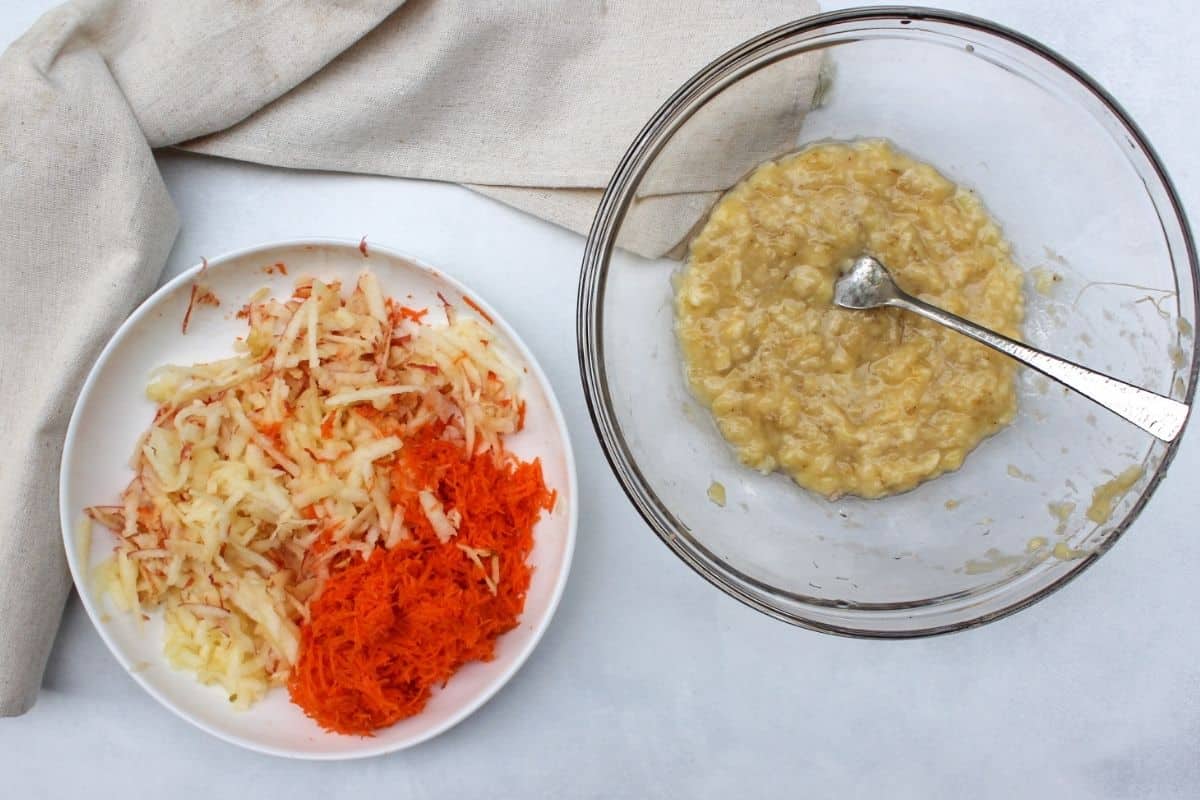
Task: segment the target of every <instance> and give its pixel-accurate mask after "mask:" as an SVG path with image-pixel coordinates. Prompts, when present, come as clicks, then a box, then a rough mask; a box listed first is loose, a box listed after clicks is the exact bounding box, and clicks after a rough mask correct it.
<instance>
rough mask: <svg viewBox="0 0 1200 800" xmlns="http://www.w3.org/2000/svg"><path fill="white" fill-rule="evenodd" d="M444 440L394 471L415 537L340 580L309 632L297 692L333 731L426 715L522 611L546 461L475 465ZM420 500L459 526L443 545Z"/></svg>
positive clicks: (315, 610)
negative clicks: (429, 500)
mask: <svg viewBox="0 0 1200 800" xmlns="http://www.w3.org/2000/svg"><path fill="white" fill-rule="evenodd" d="M443 428H444V425H441V424H431V425H427V426H425V427H424V428H422V429H421V430H420V431H418V432H417V433H416V434H415V435H413V436H411V437H410V438H409V439H408V440H407V441H406V442H405V446H404V448H403V449H402V450H401V451H400V453H399V454H398V456H397V458H396V462H395V466H394V467H393V471H392V490H391V500H392V502H393V503H394V504H395V508H396V513H403V515H404V523H405V525H406V527H407V528H408V530H409V532H410V533H409V537H408V538H406V539H404V540H402V541H401V542H400V543H399V544H397V545H396V546H394V547H392V548H391V549H384V548H376V549H375V551H374V552H373V553H372V554H371V556H370V558H368V559H366V560H363V559H362V558H361V557H359V556H356V557H355V558H354V559H353V560H352V561H351V562H350V563H349V564H348V565H346V566H344V567H342V568H341V569H339V570H336V571H335V572H333V574H332V575H331V576H330V577H329V580H328V581H327V582H326V584H325V586H324V588H323V589H322V591H321V594H320V595H319V596H318V597H317V598H316V599H315V600H314V601H313V602H312V604H311V612H312V613H311V619H310V620H309V621H308V622H307V623H306V624H305V625H304V627H303V628H302V629H301V643H300V654H299V659H298V661H297V663H296V666H295V668H294V669H293V670H292V674H291V678H290V680H289V682H288V691H289V692H290V693H291V697H292V700H293V702H295V703H296V704H297V705H299V706H300V707H301V708H302V709H303V710H304V712H305V713H306V714H308V716H310V717H312V718H313V719H314V720H315V721H316V722H317V723H319V724H320V725H321V726H322V727H323V728H325V729H327V730H330V731H334V732H338V733H348V734H362V735H370V734H371V732H372V731H374V730H377V729H378V728H381V727H385V726H387V725H391V724H392V723H394V722H396V721H397V720H400V719H404V718H405V717H410V716H412V715H414V714H416V713H418V712H420V711H421V709H422V708H424V707H425V704H426V702H428V700H429V697H430V695H431V693H432V691H433V689H434V688H435V687H438V686H442V685H444V684H445V683H446V681H448V680H449V679H450V677H451V676H452V675H453V674H454V673H455V672H456V671H457V670H458V669H459V667H461V666H462V665H463V664H466V663H467V662H470V661H477V660H478V661H490V660H491V659H492V658H494V657H495V643H496V638H497V637H499V636H500V635H501V634H503V633H505V632H506V631H509V630H511V629H512V628H514V627H516V625H517V617H518V616H519V615H520V614H521V611H522V610H523V609H524V606H525V593H526V591H527V590H528V588H529V579H530V567H529V565H528V564H527V563H526V561H525V559H526V557H527V556H528V555H529V551H530V550H531V548H532V547H533V526H534V524H535V523H536V522H537V520H538V518H539V517H540V516H541V513H542V511H543V510H549V509H551V508H553V503H554V501H555V499H556V497H555V495H554V494H553V493H551V492H549V491H548V490H547V489H546V484H545V482H544V481H543V479H542V468H541V464H540V463H539V462H538V461H532V462H521V461H518V460H517V459H516V458H514V457H512V456H501V457H496V456H495V455H493V454H492V453H484V454H475V455H467V454H466V453H465V452H464V450H463V447H462V445H461V443H459V442H453V441H447V440H445V439H443V438H442V430H443ZM422 490H429V491H432V492H434V494H436V496H437V498H438V500H439V501H440V502H441V503H442V505H443V507H444V508H445V510H446V512H447V513H454V512H457V514H458V515H461V520H460V522H459V524H458V533H457V535H455V536H453V537H452V538H451V539H450V540H449V541H447V542H445V543H443V542H441V541H440V540H439V539H438V536H437V533H436V532H435V531H434V528H433V526H432V524H431V523H430V522H429V519H428V518H427V516H426V514H425V512H424V510H423V509H422V505H421V502H420V498H419V493H420V492H421V491H422ZM481 554H486V555H485V557H484V558H483V559H482V560H481V558H480V556H481Z"/></svg>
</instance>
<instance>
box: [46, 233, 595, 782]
mask: <svg viewBox="0 0 1200 800" xmlns="http://www.w3.org/2000/svg"><path fill="white" fill-rule="evenodd" d="M309 246H312V247H323V248H332V249H337V250H344V251H345V254H346V256H347V257H353V258H354V259H356V260H359V261H361V260H362V257H361V255H360V253H361V251H360V249H359V248H360V247H361V242H359V241H358V240H353V239H345V238H338V237H305V238H297V239H282V240H277V241H269V242H262V243H259V244H253V245H249V246H247V247H241V248H238V249H236V250H231V251H229V252H226V253H222V254H221V255H218V256H215V257H213V258H208V259H201V261H200V262H199V263H197V264H194V265H192V266H191V267H189V268H187V269H186V270H184V271H183V272H182V273H180V274H179V275H177V276H176V277H174V278H172V279H171V280H169V281H167V282H166V283H165V284H163V285H162V286H160V287H159V288H158V289H156V290H155V291H154V292H153V293H152V294H150V296H149V297H147V298H146V299H145V300H143V301H142V302H141V303H139V304H138V306H137V308H135V309H134V310H133V311H132V312H131V313H130V314H129V315H128V316H127V317H126V318H125V319H124V320H123V321H122V322H121V325H120V326H119V327H118V328H117V330H116V331H115V332H114V333H113V334H112V336H111V337H110V338H109V340H108V341H107V342H106V343H105V345H104V348H103V350H101V352H100V355H99V356H97V357H96V360H95V362H94V363H93V364H92V368H91V369H90V370H89V371H88V376H87V378H86V380H85V381H84V383H83V386H82V388H81V389H80V391H79V394H78V396H77V398H76V400H75V405H74V407H73V409H72V411H71V419H70V422H69V423H68V424H67V433H66V437H65V439H64V442H63V450H62V459H61V461H60V464H59V475H58V494H59V518H60V527H61V529H62V540H63V547H64V549H65V551H66V560H67V566H68V568H69V569H70V572H71V579H72V581H73V583H74V585H75V590H76V593H77V594H78V595H79V599H80V602H81V604H82V605H83V607H84V610H85V611H86V612H87V615H88V618H89V619H90V620H91V623H92V627H93V628H95V630H96V632H97V633H98V634H99V635H100V638H101V640H103V642H104V644H105V646H106V647H107V648H108V650H109V652H110V653H111V654H112V655H113V657H115V658H116V660H117V662H118V663H119V664H120V665H121V666H122V667H124V668H125V671H126V672H127V673H128V674H129V675H130V676H131V677H132V678H133V679H134V681H135V682H136V683H137V684H138V685H139V686H140V687H141V688H142V689H143V690H144V691H145V692H146V693H147V694H149V695H150V696H151V697H153V698H154V699H155V700H157V701H158V702H159V704H160V705H162V706H163V707H165V708H166V709H167V710H169V711H170V712H171V713H173V714H175V716H177V717H179V718H180V719H183V720H184V721H186V722H188V723H190V724H192V725H195V726H196V727H197V728H199V729H200V730H203V731H204V732H206V733H208V734H211V735H212V736H215V737H216V738H218V739H221V740H222V741H225V742H228V743H229V744H233V745H237V746H238V747H243V748H245V749H247V750H251V751H254V752H257V753H262V754H264V755H271V756H278V757H282V758H289V759H296V760H303V761H352V760H357V759H362V758H373V757H375V756H382V755H387V754H389V753H394V752H398V751H400V750H406V749H408V748H410V747H415V746H416V745H419V744H421V743H423V742H426V741H429V740H430V739H433V738H434V737H436V736H439V735H440V734H442V733H445V732H446V731H448V730H449V729H451V728H453V727H454V726H455V725H457V724H458V723H460V722H462V721H463V720H465V719H466V718H467V717H469V716H471V715H472V714H473V713H475V712H476V711H477V710H479V709H480V708H481V707H482V706H483V705H484V704H485V703H487V702H488V701H489V700H491V699H492V698H493V697H494V696H495V695H496V694H497V693H498V692H499V691H500V690H501V689H502V688H503V687H504V686H505V685H507V684H508V682H509V681H510V680H511V679H512V677H513V676H514V675H516V673H517V672H518V671H519V670H520V669H521V668H522V667H523V666H524V665H525V662H526V661H527V660H528V658H529V656H530V655H531V654H532V653H533V651H534V650H535V649H536V648H537V646H538V644H539V643H540V642H541V640H542V637H543V635H544V634H545V633H546V630H547V629H548V628H549V627H550V623H551V621H552V620H553V619H554V615H555V612H556V611H557V610H558V606H559V602H560V601H561V599H562V595H563V592H564V590H565V588H566V584H567V579H568V577H569V576H570V573H571V564H572V561H573V560H574V554H575V542H576V538H577V530H578V525H579V486H578V476H577V472H576V464H575V452H574V449H573V447H572V445H571V437H570V433H569V431H568V429H567V424H566V418H565V417H564V415H563V411H562V406H561V404H560V403H559V401H558V397H557V396H556V394H555V392H554V387H553V385H552V384H551V383H550V379H549V378H548V377H547V376H546V373H545V371H544V370H543V369H542V366H541V364H540V363H539V362H538V360H537V359H536V358H535V357H534V355H533V351H531V350H530V349H529V346H528V345H527V344H526V343H525V341H524V340H523V339H522V338H521V337H520V335H518V334H517V332H516V331H515V330H514V329H513V328H512V326H511V325H509V324H508V322H507V321H505V319H504V317H503V316H502V315H501V314H500V313H499V312H497V311H496V309H495V308H494V307H493V306H492V305H491V304H490V303H488V302H487V300H486V298H484V297H481V296H480V295H479V294H478V293H477V292H475V291H474V290H472V289H470V288H469V287H467V286H466V285H465V284H464V283H462V282H461V281H459V280H458V279H457V278H455V277H453V276H452V275H450V274H448V273H446V272H445V271H443V270H441V269H438V268H436V267H434V266H432V265H431V264H430V263H429V262H427V261H425V260H423V259H421V258H418V257H416V256H413V255H410V254H409V253H406V252H405V251H403V250H398V249H396V248H393V247H388V246H387V245H383V244H379V243H378V242H376V241H374V240H372V241H371V243H370V249H371V252H372V253H379V254H381V255H384V256H387V257H389V258H392V259H397V260H400V261H403V262H406V263H407V264H408V265H410V266H411V267H412V268H414V269H416V270H419V271H420V272H424V273H426V274H427V275H430V276H431V277H433V278H434V279H435V280H437V281H441V282H443V283H445V284H446V285H447V286H448V287H450V288H451V289H453V290H455V291H457V292H458V293H459V294H461V295H463V296H469V297H470V298H471V300H472V301H473V302H474V303H476V304H477V305H478V306H479V307H480V308H481V309H482V310H483V311H484V313H485V314H487V315H488V316H489V317H491V319H492V320H493V321H494V324H495V326H496V327H497V328H499V329H500V331H501V332H502V333H503V334H504V335H505V336H507V337H508V339H509V341H510V342H511V343H512V345H513V346H514V349H515V350H516V351H517V355H518V356H519V357H520V358H521V359H522V360H523V361H524V365H525V366H526V367H528V369H529V377H531V378H532V379H533V380H534V382H535V383H536V384H537V385H538V386H540V388H541V389H542V391H543V392H544V393H545V395H546V400H547V404H548V406H549V407H550V410H551V413H552V417H553V423H554V427H555V429H556V433H557V435H558V438H559V440H560V441H561V444H562V448H563V461H564V464H565V466H566V472H567V486H566V487H565V489H566V491H565V492H563V493H561V494H565V495H566V497H567V498H568V503H567V514H568V517H567V530H566V537H565V539H564V541H563V556H562V565H561V567H560V568H559V570H558V574H557V575H556V576H555V579H554V586H553V587H552V589H551V593H550V598H549V603H548V605H547V606H546V609H545V611H544V612H543V614H542V616H541V618H540V619H538V620H537V621H536V624H535V625H534V627H533V631H532V633H531V634H530V637H529V640H528V641H527V642H526V644H525V646H524V648H523V649H522V650H521V651H520V652H519V653H517V655H516V658H515V659H514V660H513V662H512V664H511V665H510V666H509V667H508V668H507V669H506V670H505V671H504V672H503V673H501V674H500V675H499V676H497V677H496V678H494V679H493V680H492V681H491V683H490V684H489V685H488V686H486V687H485V688H484V690H483V691H482V692H480V693H479V694H477V695H475V696H474V697H472V698H470V699H469V701H468V702H466V703H464V704H463V705H462V707H461V708H459V709H457V710H456V711H455V712H454V713H452V714H449V715H448V716H447V717H446V719H445V720H443V721H442V722H441V723H440V724H438V725H435V726H433V727H432V728H430V729H429V730H427V731H424V732H423V733H421V734H420V735H418V736H413V737H411V738H410V739H402V740H399V741H396V742H389V743H382V742H381V741H380V740H379V739H371V738H362V739H361V741H362V742H363V746H362V747H361V749H357V750H354V751H351V752H331V753H316V752H310V751H301V750H293V749H290V748H281V747H274V746H271V745H265V744H262V743H260V742H258V741H255V740H253V739H250V738H246V737H243V736H239V735H237V734H233V733H230V732H227V731H224V730H221V729H219V728H216V727H214V726H211V725H209V724H208V723H207V722H205V721H204V720H202V719H199V718H196V717H194V716H192V715H191V714H190V713H188V712H187V711H185V710H184V709H182V708H181V707H179V706H178V705H176V704H175V703H174V702H173V701H172V700H171V699H170V698H168V697H167V696H166V694H165V693H164V692H161V691H159V689H157V688H156V687H155V686H154V685H152V684H150V683H149V682H147V681H146V679H145V678H144V677H143V675H142V673H141V672H140V671H137V670H132V669H130V667H131V666H132V665H131V663H130V662H129V659H128V658H127V657H126V655H125V653H124V651H123V650H122V649H121V648H120V647H119V646H118V645H117V644H116V642H115V641H114V640H113V638H112V637H111V636H110V635H109V633H108V631H107V629H106V626H105V625H104V624H103V623H102V622H101V620H100V617H101V615H102V613H103V611H102V609H100V608H99V607H98V606H97V605H96V604H95V603H94V602H93V597H92V594H93V593H92V592H90V591H88V590H87V589H86V586H87V582H88V576H87V575H86V573H84V572H82V570H83V569H85V568H84V567H82V566H81V565H80V564H78V563H77V561H78V559H77V558H76V554H75V542H74V531H75V523H76V522H77V520H78V509H71V508H69V507H68V505H67V491H66V488H67V485H68V472H69V465H70V464H71V463H72V461H73V460H74V450H75V442H76V439H77V438H78V430H77V424H78V420H79V415H80V409H82V408H83V406H84V405H85V404H86V402H87V400H88V398H89V397H90V396H91V393H92V390H93V387H94V384H95V382H96V381H97V380H98V376H99V375H100V373H101V372H102V371H103V370H104V367H105V366H106V365H107V363H108V360H109V358H110V357H111V356H112V354H113V352H114V351H115V350H116V348H117V347H118V346H119V345H120V344H121V343H122V342H123V341H124V340H125V339H126V338H127V337H128V336H131V335H133V334H132V333H131V331H132V330H133V328H134V327H135V325H136V324H137V323H138V322H139V321H140V320H141V319H142V318H144V317H146V316H147V315H149V314H152V313H154V311H155V310H156V309H157V307H158V305H159V303H160V302H161V301H162V300H164V299H166V298H167V296H168V295H170V294H171V293H173V292H175V291H176V290H177V289H178V288H179V287H180V286H182V285H185V284H187V283H189V282H191V281H194V280H195V279H196V277H197V276H198V275H199V274H200V272H201V271H202V270H205V269H212V268H214V267H221V266H222V265H224V264H226V263H229V262H233V261H237V260H240V259H243V258H247V257H253V256H254V255H255V254H257V253H262V252H269V251H272V250H279V249H284V248H286V249H298V248H304V247H309ZM312 724H313V725H314V726H315V725H316V723H315V722H314V723H312ZM315 730H316V731H317V732H319V733H320V734H321V735H330V736H331V735H334V734H327V733H326V732H325V731H324V730H321V729H320V728H316V729H315Z"/></svg>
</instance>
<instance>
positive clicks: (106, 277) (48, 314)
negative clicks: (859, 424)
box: [0, 0, 816, 715]
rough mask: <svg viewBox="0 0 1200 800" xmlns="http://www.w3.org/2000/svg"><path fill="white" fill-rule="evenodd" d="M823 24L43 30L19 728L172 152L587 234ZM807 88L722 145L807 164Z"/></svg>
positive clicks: (481, 15)
mask: <svg viewBox="0 0 1200 800" xmlns="http://www.w3.org/2000/svg"><path fill="white" fill-rule="evenodd" d="M813 11H815V0H790V1H788V0H759V2H756V3H753V4H747V3H744V2H741V0H656V2H653V3H644V2H640V1H639V0H595V1H594V2H591V1H589V0H557V2H556V1H555V0H490V2H487V3H479V2H473V0H408V2H403V0H358V1H357V2H350V0H340V2H332V1H331V0H262V1H261V2H255V3H231V2H227V1H226V0H76V2H72V3H68V4H67V5H64V6H61V7H59V8H57V9H55V10H53V11H51V12H50V13H48V14H46V16H44V17H43V18H42V19H41V20H39V21H38V23H37V24H36V25H35V26H34V27H33V28H32V29H31V30H30V31H29V32H28V33H27V34H26V35H25V36H24V37H23V38H21V39H20V40H19V41H17V42H16V43H15V44H13V45H12V46H11V47H10V48H9V49H8V50H7V51H6V52H5V53H4V55H3V56H2V57H0V176H2V177H3V180H0V207H2V208H3V214H0V277H2V278H3V280H4V283H5V285H6V286H8V287H9V289H8V291H5V292H3V293H0V407H2V408H4V413H3V414H2V415H0V441H3V442H4V449H3V453H0V715H16V714H21V713H23V712H24V711H26V710H28V709H29V708H30V707H31V706H32V704H33V701H34V699H35V697H36V693H37V688H38V686H39V684H40V680H41V674H42V671H43V669H44V667H45V664H46V659H47V656H48V655H49V651H50V647H51V644H52V642H53V639H54V633H55V630H56V628H57V625H58V621H59V618H60V616H61V613H62V608H63V603H64V601H65V599H66V597H67V593H68V590H69V586H70V579H69V576H68V574H67V570H66V566H65V559H64V555H63V550H62V545H61V537H60V534H59V522H58V509H57V484H58V477H57V472H58V464H59V458H60V453H61V446H62V439H63V435H64V432H65V429H66V424H67V420H68V417H69V414H70V410H71V408H72V406H73V404H74V401H75V397H76V394H77V392H78V389H79V386H80V384H81V383H82V381H83V378H84V376H85V375H86V373H87V370H88V368H89V367H90V366H91V364H92V362H93V360H94V358H95V356H96V354H97V353H98V351H99V350H100V348H101V347H102V345H103V343H104V341H105V340H106V339H107V337H108V336H109V335H111V333H112V331H113V330H114V329H115V328H116V326H117V325H118V324H119V322H120V321H121V319H123V318H124V317H125V315H126V314H128V312H129V311H130V310H131V308H132V306H133V305H134V304H135V303H136V302H138V301H139V300H141V299H142V298H143V297H145V295H146V294H147V293H148V292H149V291H150V290H151V289H152V288H153V286H154V284H155V282H156V280H157V279H158V276H159V274H160V272H161V270H162V267H163V264H164V263H165V261H166V257H167V254H168V252H169V251H170V248H171V244H172V242H173V240H174V237H175V234H176V231H177V228H178V224H179V222H178V219H177V217H176V214H175V210H174V208H173V207H172V204H171V199H170V197H169V196H168V195H167V192H166V189H165V188H164V186H163V182H162V178H161V176H160V175H159V172H158V170H157V168H156V166H155V161H154V149H155V148H162V147H170V146H182V147H185V148H187V149H190V150H193V151H196V152H200V153H210V154H214V155H221V156H226V157H230V158H237V159H243V160H247V161H255V162H260V163H264V164H273V165H280V166H288V167H305V168H316V169H334V170H346V171H356V172H370V173H379V174H384V175H395V176H404V177H415V178H427V179H435V180H443V181H455V182H459V183H463V184H466V185H469V186H472V187H473V188H477V189H478V190H479V191H482V192H484V193H486V194H488V195H490V196H492V197H495V198H497V199H500V200H501V201H503V202H506V203H509V204H511V205H514V206H516V207H518V208H521V209H524V210H526V211H529V212H531V213H534V214H538V215H541V216H543V217H544V218H547V219H549V220H551V221H553V222H556V223H558V224H562V225H566V226H568V227H571V228H573V229H575V230H577V231H583V230H586V228H587V226H588V224H589V223H590V218H591V214H592V212H593V211H594V208H595V204H596V201H597V200H598V198H599V193H600V191H601V187H603V186H604V184H605V182H606V181H607V179H608V176H609V174H610V173H611V171H612V169H613V168H614V166H615V165H616V163H617V160H618V159H619V157H620V155H621V154H622V152H623V151H624V149H625V147H626V146H627V144H628V142H629V141H631V140H632V138H633V136H634V135H635V134H636V133H637V131H638V129H639V128H640V126H641V125H642V124H643V122H644V121H645V120H646V119H647V118H648V117H649V116H650V115H651V114H652V113H653V111H654V109H655V108H656V107H657V106H658V105H659V104H660V103H661V102H662V101H663V100H665V99H666V97H667V96H668V95H669V94H670V92H671V91H673V90H674V89H675V88H676V87H677V86H678V85H679V84H680V83H682V82H683V81H684V80H685V79H686V78H687V77H688V76H689V75H691V74H692V73H693V72H694V71H695V70H697V69H699V68H700V67H702V66H703V65H704V64H705V63H707V62H708V61H709V60H710V59H712V58H713V57H715V56H716V55H718V54H720V53H721V52H723V51H724V50H726V49H728V48H730V47H732V46H734V45H735V44H737V43H738V42H740V41H742V40H744V39H746V38H748V37H750V36H752V35H754V34H756V33H759V32H761V31H763V30H765V29H767V28H769V27H772V26H774V25H777V24H780V23H782V22H785V21H787V20H790V19H794V18H796V17H800V16H804V15H807V14H810V13H812V12H813ZM793 77H794V83H792V84H791V85H790V86H784V87H781V86H778V85H776V86H764V87H763V90H762V91H761V92H760V93H758V96H756V97H751V98H747V99H746V101H745V105H743V106H741V107H740V108H739V107H734V108H725V109H722V110H721V113H724V114H730V115H732V118H733V119H734V120H735V121H736V120H740V123H739V124H740V126H741V129H742V135H743V136H744V138H745V139H746V140H747V141H749V142H753V143H754V146H753V147H751V148H749V149H748V150H746V151H745V152H743V151H742V150H736V151H731V148H729V147H728V143H726V144H725V145H722V143H721V142H720V141H713V142H709V143H703V142H702V143H700V145H699V146H700V147H703V146H709V147H711V148H712V156H713V160H714V161H720V162H722V163H724V162H730V168H731V170H732V172H731V174H734V175H737V174H741V172H744V170H745V169H747V168H748V167H749V166H751V165H752V163H753V162H754V161H755V160H757V159H758V158H761V157H764V156H767V155H770V154H772V153H775V152H778V151H780V150H783V149H786V147H787V146H788V144H789V143H790V142H792V141H794V140H795V136H796V133H797V131H798V128H799V124H800V120H801V118H802V115H803V113H804V112H805V110H806V109H807V104H808V101H809V99H810V98H811V93H812V89H813V87H814V86H815V77H816V76H815V68H811V66H810V67H805V66H802V67H801V68H800V70H799V72H798V73H797V74H796V75H794V76H793ZM735 127H737V126H736V125H735ZM731 159H732V161H731ZM681 172H682V173H683V174H686V170H683V171H681ZM701 172H702V171H697V174H696V175H695V176H694V178H695V180H694V181H684V182H683V183H679V184H673V185H662V186H650V187H649V188H650V191H651V192H653V193H654V194H653V196H647V197H644V198H642V199H641V200H640V201H639V203H641V204H645V206H646V208H647V210H648V212H649V213H648V214H647V215H646V217H645V219H646V220H647V222H646V223H645V224H642V225H640V226H637V227H638V229H637V230H636V231H634V235H633V236H632V238H631V240H630V241H629V242H628V245H627V246H628V247H630V249H633V250H635V251H637V252H640V253H643V254H647V255H658V254H661V253H664V252H666V251H667V250H669V249H671V248H672V247H673V246H675V245H676V244H677V243H678V242H679V240H680V238H681V237H682V236H683V235H684V234H685V233H686V232H687V230H688V229H689V228H690V227H691V225H692V224H693V223H694V222H695V221H696V219H697V218H698V217H699V215H700V214H702V213H703V211H704V209H705V208H706V207H707V204H708V203H709V202H710V201H711V199H712V197H714V196H715V195H714V193H715V192H719V191H720V190H721V189H722V188H724V187H723V186H722V185H719V184H720V183H721V182H722V180H724V179H716V178H713V177H712V176H711V175H708V177H705V175H707V173H704V174H701ZM706 180H707V181H708V183H706V182H705V181H706ZM714 184H716V185H714Z"/></svg>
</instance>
